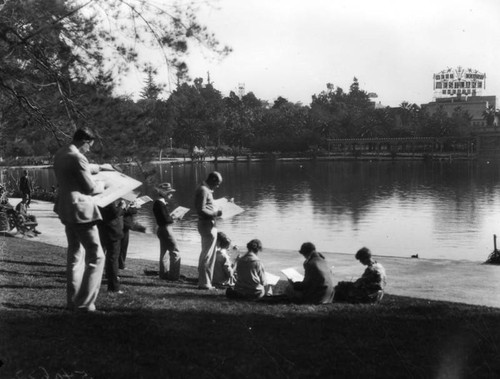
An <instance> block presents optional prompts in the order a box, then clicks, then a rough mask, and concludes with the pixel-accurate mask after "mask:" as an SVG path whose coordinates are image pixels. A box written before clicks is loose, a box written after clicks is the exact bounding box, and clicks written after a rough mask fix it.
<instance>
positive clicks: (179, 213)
mask: <svg viewBox="0 0 500 379" xmlns="http://www.w3.org/2000/svg"><path fill="white" fill-rule="evenodd" d="M188 212H189V208H185V207H177V208H175V209H174V210H173V211H172V212H171V213H170V216H172V218H174V219H179V220H181V219H182V218H183V217H184V215H185V214H186V213H188Z"/></svg>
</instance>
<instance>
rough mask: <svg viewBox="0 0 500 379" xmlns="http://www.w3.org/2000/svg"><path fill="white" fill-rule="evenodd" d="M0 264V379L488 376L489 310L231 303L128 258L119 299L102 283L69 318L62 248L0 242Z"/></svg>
mask: <svg viewBox="0 0 500 379" xmlns="http://www.w3.org/2000/svg"><path fill="white" fill-rule="evenodd" d="M0 262H1V269H0V270H1V271H0V286H1V288H2V291H1V306H0V320H1V322H0V336H1V339H0V360H1V361H2V362H3V366H2V367H1V368H0V377H2V378H11V377H15V378H56V377H71V378H78V377H81V378H83V377H85V378H89V377H95V378H234V377H240V378H260V377H262V378H271V377H272V378H310V377H319V378H329V377H331V378H333V377H335V378H355V377H367V378H403V377H404V378H438V377H439V378H488V377H491V378H496V377H499V375H500V362H499V360H498V357H499V356H500V343H499V342H498V341H500V328H499V327H500V309H495V308H488V307H479V306H469V305H462V304H456V303H446V302H436V301H427V300H418V299H412V298H406V297H398V296H391V295H387V296H386V297H385V298H384V299H383V301H382V303H381V304H377V305H348V304H331V305H326V306H298V305H290V304H262V303H255V302H234V301H229V300H227V299H226V298H225V297H224V295H223V291H213V292H205V291H199V290H198V289H196V287H195V285H193V284H191V283H189V282H186V283H168V282H164V281H160V280H159V279H157V278H156V276H152V275H146V274H145V270H146V272H150V271H154V270H156V269H157V267H156V265H155V263H154V262H149V261H142V260H130V261H129V267H130V270H128V271H123V272H122V273H121V275H120V276H121V278H122V283H123V289H124V291H126V292H125V294H123V295H116V294H108V293H107V292H106V290H105V289H106V286H105V285H103V287H102V291H101V293H100V295H99V299H98V301H97V307H98V309H99V310H101V312H98V313H96V314H75V313H72V312H69V311H66V310H65V252H64V249H62V248H59V247H55V246H51V245H45V244H41V243H37V242H33V241H31V240H27V239H25V240H22V239H17V238H4V237H0ZM182 273H183V274H185V275H186V276H188V277H191V278H194V277H195V276H196V272H195V270H194V269H193V268H189V267H183V272H182ZM65 375H66V376H65Z"/></svg>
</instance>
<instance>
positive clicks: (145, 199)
mask: <svg viewBox="0 0 500 379" xmlns="http://www.w3.org/2000/svg"><path fill="white" fill-rule="evenodd" d="M150 201H153V199H151V198H150V197H149V196H148V195H144V196H141V197H138V198H137V199H136V200H135V203H136V204H137V205H138V206H141V205H144V204H146V203H149V202H150Z"/></svg>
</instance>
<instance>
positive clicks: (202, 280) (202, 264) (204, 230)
mask: <svg viewBox="0 0 500 379" xmlns="http://www.w3.org/2000/svg"><path fill="white" fill-rule="evenodd" d="M198 232H199V233H200V236H201V253H200V258H199V260H198V287H200V288H210V287H212V279H213V276H214V266H215V260H216V258H217V255H216V254H215V248H216V243H217V228H216V227H215V223H214V221H212V220H198Z"/></svg>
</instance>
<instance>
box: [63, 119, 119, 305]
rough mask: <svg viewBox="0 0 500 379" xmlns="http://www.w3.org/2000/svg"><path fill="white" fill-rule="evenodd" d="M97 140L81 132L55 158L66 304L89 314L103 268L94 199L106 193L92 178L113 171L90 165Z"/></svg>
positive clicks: (104, 166)
mask: <svg viewBox="0 0 500 379" xmlns="http://www.w3.org/2000/svg"><path fill="white" fill-rule="evenodd" d="M94 139H95V136H94V134H93V133H92V131H90V130H89V129H87V128H84V129H78V130H77V131H76V132H75V134H74V136H73V141H72V142H71V144H70V145H68V146H65V147H62V148H60V149H59V150H58V151H57V153H56V155H55V158H54V171H55V175H56V179H57V183H58V185H59V187H58V188H59V190H58V195H59V196H58V198H57V200H56V204H55V206H54V211H55V212H56V213H57V214H58V216H59V219H60V220H61V222H62V223H63V224H64V226H65V231H66V237H67V239H68V253H67V266H66V273H67V305H68V308H69V309H74V310H82V311H88V312H93V311H95V310H96V307H95V301H96V299H97V295H98V294H99V288H100V287H101V280H102V272H103V268H104V253H103V251H102V247H101V241H100V240H99V233H98V230H97V225H96V223H97V222H98V221H99V220H101V219H102V217H101V213H100V212H99V209H98V207H97V205H96V204H95V203H94V200H93V197H92V195H95V194H98V193H101V192H103V191H104V183H103V182H100V181H97V182H94V181H93V180H92V175H93V174H97V173H98V172H99V171H100V170H113V168H112V167H111V165H109V164H105V165H96V164H90V163H89V161H88V160H87V158H86V157H85V155H84V154H85V153H87V152H88V151H89V150H90V148H91V147H92V145H93V144H94ZM82 246H83V249H82Z"/></svg>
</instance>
